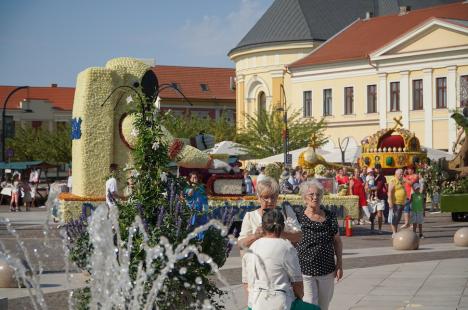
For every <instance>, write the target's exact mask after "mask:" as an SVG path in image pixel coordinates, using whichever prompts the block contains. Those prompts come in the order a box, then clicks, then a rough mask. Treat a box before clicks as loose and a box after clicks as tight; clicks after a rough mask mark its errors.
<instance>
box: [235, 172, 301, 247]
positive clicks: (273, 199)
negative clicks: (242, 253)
mask: <svg viewBox="0 0 468 310" xmlns="http://www.w3.org/2000/svg"><path fill="white" fill-rule="evenodd" d="M278 194H279V185H278V183H277V182H276V180H275V179H273V178H272V177H265V179H263V180H261V181H260V182H258V183H257V198H258V202H259V204H260V208H258V209H257V210H254V211H250V212H247V213H246V214H245V216H244V218H243V220H242V227H241V231H240V233H239V238H238V244H239V246H240V247H241V248H244V247H247V248H248V247H250V245H251V244H252V243H253V242H254V241H255V240H257V239H260V238H261V237H262V236H263V230H262V227H261V226H262V216H263V213H264V212H265V210H266V209H271V208H275V207H276V203H277V201H278ZM283 213H284V215H285V219H286V226H285V229H284V231H283V232H282V234H281V237H282V238H284V239H288V240H289V241H291V242H293V243H297V242H299V240H300V239H301V237H302V232H301V226H300V225H299V222H298V221H297V218H296V214H295V213H294V210H293V209H292V208H291V207H289V206H286V207H285V208H284V209H283Z"/></svg>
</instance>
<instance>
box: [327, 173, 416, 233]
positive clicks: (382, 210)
mask: <svg viewBox="0 0 468 310" xmlns="http://www.w3.org/2000/svg"><path fill="white" fill-rule="evenodd" d="M336 182H337V183H338V184H339V186H343V187H345V188H348V190H349V194H351V195H356V196H358V197H359V207H360V212H359V218H358V219H357V220H356V222H355V224H358V225H360V224H366V223H367V224H371V230H372V231H374V225H375V219H377V223H378V230H377V233H382V224H383V223H384V222H385V223H389V224H390V225H391V229H392V232H393V235H392V236H394V234H395V233H396V232H397V231H398V229H399V227H398V224H399V223H400V220H401V218H403V221H404V224H403V225H402V226H401V227H400V228H401V229H404V228H409V227H410V226H411V224H413V230H414V231H415V232H416V228H418V231H419V237H420V238H424V235H423V233H422V224H423V222H424V205H425V187H424V179H423V178H422V176H421V175H420V174H417V173H416V172H415V170H414V168H413V167H411V166H409V167H407V168H406V169H396V170H395V173H394V176H393V177H392V178H390V181H389V182H387V178H386V177H385V176H384V174H383V172H382V167H381V166H380V165H376V167H375V168H370V167H369V168H363V169H361V168H359V167H356V168H354V171H353V174H352V175H351V176H350V175H348V172H347V169H346V168H342V169H339V170H338V172H337V175H336Z"/></svg>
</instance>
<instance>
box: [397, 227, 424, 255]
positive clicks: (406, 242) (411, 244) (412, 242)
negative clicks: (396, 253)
mask: <svg viewBox="0 0 468 310" xmlns="http://www.w3.org/2000/svg"><path fill="white" fill-rule="evenodd" d="M393 248H394V249H395V250H417V249H418V248H419V237H418V236H417V235H416V233H414V232H413V231H412V230H409V229H405V230H401V231H399V232H397V233H396V234H395V237H394V238H393Z"/></svg>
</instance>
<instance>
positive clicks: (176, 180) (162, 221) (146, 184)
mask: <svg viewBox="0 0 468 310" xmlns="http://www.w3.org/2000/svg"><path fill="white" fill-rule="evenodd" d="M138 91H139V92H140V96H141V97H143V94H142V93H141V89H138ZM134 99H135V97H134ZM152 107H153V105H152V104H151V102H146V101H145V100H143V101H142V102H139V103H138V107H137V109H136V110H135V111H129V113H135V116H136V117H135V122H134V127H135V129H136V131H137V133H138V134H137V143H136V147H135V149H134V150H133V167H131V168H128V167H127V173H129V172H131V173H129V175H130V180H129V181H130V183H132V184H133V187H132V191H131V194H130V196H129V197H128V200H127V201H121V202H119V203H118V209H119V228H120V232H121V238H122V240H123V241H124V242H127V241H128V240H127V238H128V229H129V227H130V226H131V224H132V223H133V222H134V220H135V217H136V216H137V215H138V216H140V217H141V218H142V220H143V223H144V226H145V229H146V232H147V234H148V236H149V241H148V243H149V245H150V246H154V245H156V244H158V243H159V241H160V239H161V237H162V236H165V237H166V238H167V239H168V240H169V242H170V243H171V244H172V245H173V248H176V247H177V245H178V244H180V242H181V241H182V240H183V239H184V238H186V237H187V235H188V234H189V233H190V232H191V231H192V230H193V229H194V227H193V225H192V224H191V219H192V217H193V216H194V215H200V212H197V211H194V210H192V209H191V208H189V206H188V205H187V204H186V202H185V201H184V200H183V199H181V196H182V192H183V189H184V188H185V187H186V186H187V183H186V181H185V179H183V178H181V177H177V176H175V175H172V174H171V173H170V172H169V163H170V160H169V157H168V145H167V144H166V142H165V139H164V138H163V136H164V133H163V131H162V129H161V124H164V123H165V124H167V123H168V118H167V117H169V116H167V115H163V114H161V113H159V112H158V111H154V110H153V109H152ZM86 238H88V236H87V232H86V231H85V232H84V233H83V234H82V235H81V236H80V237H79V238H78V240H74V241H73V243H72V244H73V246H72V248H71V253H72V256H71V258H72V259H73V260H74V261H75V262H76V263H77V264H78V265H79V267H82V268H86V267H85V266H86V264H87V258H86V256H89V255H90V250H89V249H90V245H89V241H87V239H86ZM142 242H143V240H142V235H141V234H138V233H137V238H136V239H135V238H134V239H133V252H132V255H131V265H130V275H131V278H132V279H135V278H136V274H137V269H138V266H139V264H140V263H141V262H145V258H146V253H145V252H144V249H143V247H140V244H141V243H142ZM191 244H193V245H195V246H196V247H197V248H198V249H199V250H200V251H201V252H203V253H206V254H208V255H210V256H211V257H212V259H213V261H214V262H215V263H216V264H217V265H218V266H219V267H221V266H222V265H223V264H224V262H225V260H226V257H227V254H228V252H229V249H230V245H229V242H228V239H227V237H223V236H221V235H220V233H219V231H218V230H216V229H214V228H210V229H209V230H208V231H206V232H205V235H204V238H203V239H194V240H192V241H191ZM80 255H84V256H85V257H79V256H80ZM152 266H153V267H154V268H155V270H156V272H155V274H154V275H153V276H151V277H149V278H148V280H147V283H146V284H147V289H149V288H150V285H151V283H152V281H154V280H155V278H156V275H157V274H158V273H159V272H158V271H159V270H161V269H162V268H164V267H165V264H164V260H154V261H153V263H152ZM182 267H184V268H186V270H187V271H186V272H185V273H183V274H180V273H179V272H178V270H180V268H182ZM211 273H212V271H211V269H210V267H209V266H208V265H207V264H202V263H200V262H199V261H198V260H197V258H196V257H195V255H192V256H189V257H187V258H186V259H183V260H181V261H179V262H178V263H177V264H176V266H175V268H174V269H173V271H172V272H171V273H170V277H169V278H168V279H166V280H165V282H164V286H165V289H164V290H162V291H160V293H159V295H158V296H157V299H156V304H157V309H162V310H165V309H192V308H193V307H192V306H190V304H191V303H193V302H198V304H197V306H196V307H195V308H198V307H200V308H201V304H200V303H199V302H200V301H201V302H202V301H203V300H204V299H209V300H210V302H211V304H212V305H213V306H215V308H217V309H221V308H223V306H222V305H220V304H219V301H218V300H219V296H220V295H223V292H222V291H221V290H220V289H218V288H217V287H216V286H215V284H214V282H213V280H211V279H210V278H209V276H210V275H211ZM197 278H200V279H201V282H202V284H201V285H200V284H197V285H195V284H194V283H196V282H197V281H196V279H197ZM187 283H188V284H190V285H188V286H187ZM78 296H79V299H80V300H79V301H78V302H77V304H81V305H83V304H86V300H88V299H89V291H87V290H82V291H81V292H80V294H79V295H78Z"/></svg>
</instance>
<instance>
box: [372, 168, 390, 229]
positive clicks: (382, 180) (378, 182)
mask: <svg viewBox="0 0 468 310" xmlns="http://www.w3.org/2000/svg"><path fill="white" fill-rule="evenodd" d="M375 187H376V194H377V200H380V201H381V202H383V204H384V209H383V211H381V212H379V210H377V218H378V221H379V227H381V226H382V225H381V223H380V222H381V221H385V222H386V223H387V218H388V195H387V193H388V184H387V178H386V177H385V176H384V175H383V172H382V166H381V165H380V164H376V165H375ZM380 208H382V207H380Z"/></svg>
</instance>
